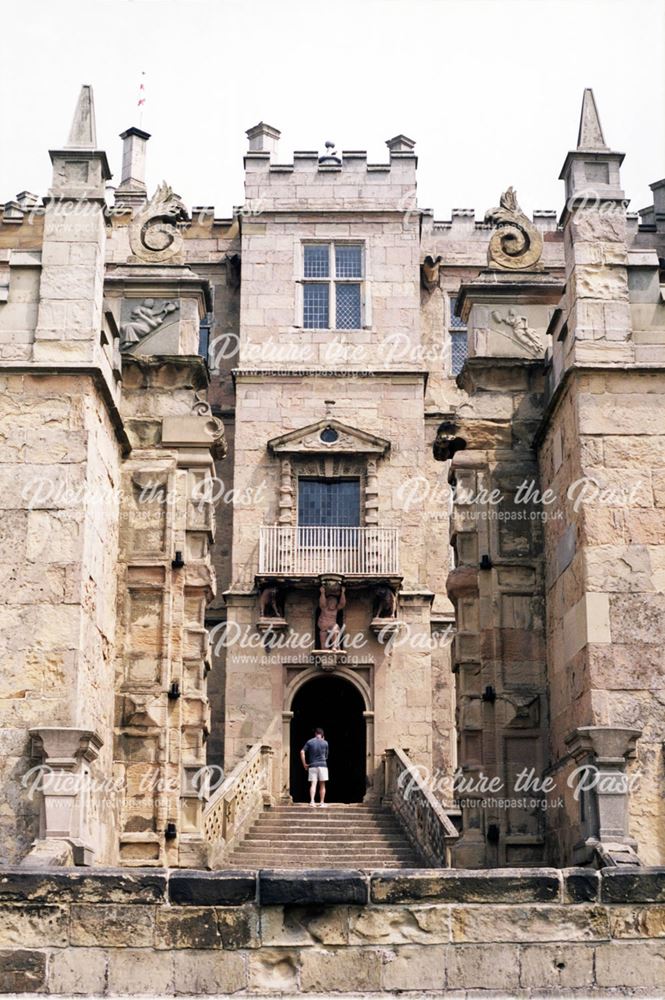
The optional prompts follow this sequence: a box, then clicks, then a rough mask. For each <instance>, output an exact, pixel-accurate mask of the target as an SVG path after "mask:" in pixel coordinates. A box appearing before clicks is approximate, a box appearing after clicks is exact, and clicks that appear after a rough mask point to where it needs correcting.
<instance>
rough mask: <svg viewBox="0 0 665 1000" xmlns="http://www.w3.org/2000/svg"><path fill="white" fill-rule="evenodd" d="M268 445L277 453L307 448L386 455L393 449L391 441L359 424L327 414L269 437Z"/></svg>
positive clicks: (285, 453)
mask: <svg viewBox="0 0 665 1000" xmlns="http://www.w3.org/2000/svg"><path fill="white" fill-rule="evenodd" d="M268 449H269V451H271V452H272V453H273V454H274V455H289V454H298V453H303V452H305V453H309V454H312V453H314V452H319V453H321V452H323V453H326V452H332V453H333V454H338V455H340V454H356V455H385V454H387V452H388V451H389V450H390V441H386V440H385V438H380V437H377V436H376V435H375V434H368V433H367V431H361V430H358V428H357V427H350V426H349V425H348V424H343V423H342V422H341V421H340V420H335V419H333V418H332V417H324V418H323V420H319V421H317V423H315V424H308V426H307V427H302V428H300V429H299V430H295V431H289V433H288V434H282V435H281V436H280V437H276V438H272V439H271V440H270V441H268Z"/></svg>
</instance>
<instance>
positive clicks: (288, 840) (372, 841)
mask: <svg viewBox="0 0 665 1000" xmlns="http://www.w3.org/2000/svg"><path fill="white" fill-rule="evenodd" d="M404 842H405V841H404V837H399V836H394V837H380V836H378V835H377V834H374V835H373V836H371V837H356V836H352V835H351V834H350V832H349V836H347V837H343V836H335V837H326V838H325V839H322V838H321V837H319V836H318V835H316V834H300V835H299V836H297V837H296V836H292V837H279V838H278V837H270V836H268V835H267V834H266V833H265V831H264V830H250V831H249V833H248V834H247V836H246V837H245V839H244V840H243V843H245V844H249V843H252V844H262V845H265V846H269V845H272V844H300V845H301V846H303V847H317V846H321V847H363V846H364V845H371V846H372V847H391V846H393V845H394V846H395V847H399V846H400V845H401V844H403V843H404Z"/></svg>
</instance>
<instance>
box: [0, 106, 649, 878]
mask: <svg viewBox="0 0 665 1000" xmlns="http://www.w3.org/2000/svg"><path fill="white" fill-rule="evenodd" d="M247 135H248V139H249V149H248V151H247V153H246V156H245V177H246V201H245V204H244V205H243V206H242V207H240V208H237V209H234V211H233V214H232V216H231V217H229V218H218V217H216V216H215V213H214V211H213V209H212V208H209V207H206V206H203V207H202V206H196V207H193V208H191V211H190V210H189V209H188V208H187V207H186V206H185V205H184V204H183V202H182V200H181V199H180V198H179V197H178V195H176V194H175V193H174V191H173V190H172V189H171V188H170V187H169V186H168V185H167V184H165V183H163V184H161V185H160V186H159V187H158V189H157V190H156V192H155V193H154V194H153V195H152V197H150V196H149V192H147V191H146V186H145V180H144V177H145V155H146V145H147V142H148V140H149V136H148V134H147V133H145V132H143V131H142V130H140V129H137V128H131V129H128V130H127V131H126V132H125V133H123V135H122V139H123V157H122V172H121V177H120V182H119V184H118V185H117V187H116V188H115V192H114V197H113V200H112V203H111V204H109V199H108V197H107V195H108V192H107V183H108V181H109V179H110V178H111V172H110V169H109V164H108V161H107V158H106V154H105V153H104V152H103V151H101V150H99V149H98V148H97V141H96V134H95V118H94V105H93V98H92V92H91V89H90V88H89V87H84V88H83V90H82V92H81V96H80V99H79V102H78V106H77V109H76V114H75V117H74V121H73V124H72V128H71V132H70V135H69V139H68V141H67V143H66V144H65V145H64V146H63V147H62V148H59V149H56V150H53V151H51V154H50V155H51V160H52V163H53V183H52V187H51V189H50V190H49V192H48V195H47V196H46V197H44V198H43V200H42V199H38V198H37V197H36V196H33V195H31V194H29V193H27V192H23V193H21V194H19V195H17V197H16V199H15V200H14V201H10V202H8V203H6V204H5V206H4V212H3V213H2V214H0V369H1V371H0V378H1V380H2V395H1V397H0V408H1V410H2V428H3V437H2V465H1V466H0V470H1V475H2V501H3V507H4V510H3V516H2V519H1V520H0V538H1V542H0V552H1V554H2V558H1V564H2V569H3V579H4V586H3V588H2V596H1V598H0V600H1V602H2V612H1V614H2V635H1V638H0V642H1V643H2V667H3V669H2V682H1V683H2V691H1V695H0V746H1V748H2V753H1V754H0V795H1V803H0V839H1V841H2V843H3V853H4V857H3V861H4V862H5V863H9V864H14V865H16V864H23V865H28V866H30V865H34V864H47V865H54V864H59V865H63V864H64V865H71V864H76V865H92V866H100V865H101V866H127V867H140V868H142V869H143V868H150V867H157V868H165V867H166V868H187V869H191V868H206V867H213V868H222V867H224V863H225V859H226V860H227V861H228V858H229V857H230V853H229V852H230V851H231V849H232V848H233V847H235V846H237V845H238V844H241V843H242V840H243V837H244V836H245V835H246V832H247V829H248V828H249V824H250V823H251V822H252V821H253V820H255V819H256V817H257V815H259V814H260V813H261V812H262V811H264V810H265V809H266V808H267V807H269V806H271V805H273V806H274V805H276V804H278V803H289V802H291V801H296V802H297V801H301V800H304V786H303V778H302V774H301V771H300V770H299V765H298V762H297V754H298V751H299V748H300V746H301V745H302V742H303V741H304V738H306V736H307V735H309V730H310V729H311V728H312V727H313V725H315V724H323V725H324V728H325V729H326V731H327V734H328V737H329V740H330V743H331V748H332V751H333V753H334V754H335V755H336V756H335V758H334V765H333V764H332V763H331V768H332V779H333V780H332V781H331V784H330V789H329V791H330V797H331V800H332V801H333V802H345V803H361V802H364V803H369V804H372V803H375V804H384V805H390V806H391V808H392V809H393V811H394V812H395V813H396V814H397V815H398V816H399V818H400V822H401V823H402V824H403V825H404V828H405V830H406V832H407V833H408V834H409V837H410V838H411V840H412V842H413V843H414V844H415V845H416V846H417V847H418V848H419V850H420V852H421V854H422V856H423V857H424V858H425V860H426V861H427V862H428V863H429V864H430V865H433V866H434V865H436V866H446V865H452V866H453V867H456V868H483V869H485V868H495V867H498V868H501V867H506V866H512V867H520V866H522V867H534V866H542V865H544V864H549V865H553V866H555V867H562V866H566V865H572V864H583V865H587V866H590V867H603V866H606V865H610V866H617V865H618V866H624V865H628V866H630V867H631V868H639V867H640V866H644V865H647V866H648V865H659V864H661V865H662V864H665V804H664V803H665V798H664V796H663V788H664V785H663V783H664V781H665V775H664V773H663V738H664V733H665V661H664V659H663V637H664V636H665V632H664V626H663V620H664V616H665V518H664V512H665V471H664V470H665V421H664V416H665V305H664V304H663V302H664V300H663V291H662V289H663V275H664V273H665V271H664V268H665V264H664V258H665V181H658V182H656V183H654V184H653V185H652V186H651V187H652V191H653V196H654V204H653V206H651V207H650V208H647V209H645V210H643V211H642V212H641V213H640V214H639V216H638V215H636V214H632V213H630V212H628V211H627V210H626V202H625V198H624V194H623V192H622V190H621V180H620V166H621V162H622V159H623V154H621V153H617V152H615V151H613V150H612V149H611V148H610V147H609V146H608V145H607V143H606V141H605V138H604V136H603V133H602V130H601V127H600V122H599V118H598V113H597V110H596V106H595V103H594V98H593V94H592V93H591V91H586V92H585V95H584V101H583V108H582V116H581V123H580V130H579V137H578V142H577V146H576V148H575V149H573V150H572V151H571V152H569V153H568V154H567V156H566V159H565V162H564V165H563V169H562V174H561V177H562V179H563V181H564V182H565V206H564V208H563V211H562V212H561V214H560V215H559V216H557V213H555V212H552V211H542V212H535V213H534V215H533V218H528V217H527V216H526V215H524V213H523V212H522V210H521V209H520V206H519V203H518V200H517V196H516V194H515V192H514V191H513V190H512V188H508V189H507V190H506V191H505V192H504V194H503V195H502V196H501V198H500V204H499V206H498V207H497V208H493V209H490V210H489V211H488V213H487V215H486V216H485V218H484V221H482V222H479V221H477V220H476V219H475V215H474V212H473V211H472V210H468V209H460V210H454V211H453V213H452V218H451V219H450V220H449V221H444V222H440V221H436V220H435V219H434V218H433V215H432V213H431V212H429V211H428V210H426V209H423V208H420V207H418V204H417V199H416V166H417V159H416V155H415V152H414V142H413V141H412V140H411V139H409V138H407V137H406V136H404V135H397V136H395V138H393V139H391V140H389V141H388V143H387V145H388V150H389V154H388V161H387V162H385V163H380V164H370V163H368V162H367V156H366V154H365V153H363V152H361V151H356V150H352V151H343V152H341V153H339V154H337V153H336V152H335V151H334V149H333V148H332V146H328V147H327V148H326V151H325V153H324V154H322V155H320V154H319V153H318V152H316V151H315V152H312V151H303V152H296V153H295V154H294V159H293V163H291V164H284V163H281V162H280V161H279V159H278V158H277V144H278V140H279V132H278V131H277V130H276V129H274V128H272V127H270V126H268V125H265V124H264V123H260V124H259V125H257V126H255V127H254V128H253V129H250V130H249V132H248V133H247ZM502 182H503V179H502V178H498V179H497V184H498V185H501V184H502ZM321 601H323V603H324V604H327V605H328V607H329V608H330V609H331V611H330V613H331V614H332V616H333V618H332V619H330V620H331V621H333V625H330V624H329V625H326V626H325V627H323V628H322V627H321V622H320V616H321V606H320V602H321ZM42 765H47V768H46V771H45V770H44V769H43V767H42ZM586 765H593V767H594V768H596V769H597V770H596V771H595V773H596V775H598V774H599V775H600V776H601V778H602V779H603V780H602V781H601V782H600V783H598V782H596V783H595V784H594V785H593V787H589V788H588V789H587V790H585V791H583V793H582V794H581V795H579V794H574V792H575V789H576V787H577V786H576V783H575V781H574V780H572V779H571V775H572V772H573V771H576V770H579V768H580V767H584V766H586ZM206 767H208V771H207V772H206V771H205V768H206ZM40 768H41V770H40ZM525 770H526V771H527V772H528V774H529V776H530V777H529V781H530V784H528V785H527V786H526V788H527V790H526V791H525V792H521V793H519V794H518V793H517V791H515V782H516V779H517V778H518V776H519V775H520V774H522V779H520V780H522V782H523V783H524V781H525V780H526V779H525V778H524V772H525ZM221 771H223V774H224V779H223V783H222V784H220V783H219V782H217V781H215V780H213V779H214V777H215V775H216V774H218V773H221ZM455 773H457V774H458V781H457V785H456V786H455V787H454V785H453V776H454V775H455ZM414 774H415V775H416V777H414ZM404 775H406V776H407V780H406V781H404V780H403V777H404ZM483 776H490V777H493V778H495V779H496V780H497V782H498V785H496V786H495V788H494V790H492V789H489V788H486V787H484V786H483V785H482V779H483ZM573 778H574V776H573ZM33 779H34V780H33ZM206 781H207V782H208V783H209V784H210V787H206ZM409 781H410V782H411V784H412V786H413V787H415V794H412V795H411V796H410V797H409V796H407V795H406V794H405V788H406V786H407V785H409ZM497 787H498V788H499V789H500V790H499V791H498V792H497V791H496V788H497ZM412 791H413V788H412ZM506 797H507V798H508V799H509V800H510V801H508V802H507V803H506V802H505V801H503V800H504V799H505V798H506Z"/></svg>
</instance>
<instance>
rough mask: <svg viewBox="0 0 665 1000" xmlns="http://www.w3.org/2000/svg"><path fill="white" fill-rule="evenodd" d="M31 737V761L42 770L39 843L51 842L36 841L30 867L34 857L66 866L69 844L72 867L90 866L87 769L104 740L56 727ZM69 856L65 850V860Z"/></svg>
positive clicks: (33, 732)
mask: <svg viewBox="0 0 665 1000" xmlns="http://www.w3.org/2000/svg"><path fill="white" fill-rule="evenodd" d="M30 737H31V739H32V756H33V758H35V759H37V760H39V761H40V762H41V764H42V766H43V773H42V774H41V780H40V789H41V792H42V804H41V814H40V823H39V841H47V842H49V843H48V844H47V845H44V844H40V843H39V842H36V843H35V844H34V845H33V850H32V851H31V852H30V854H28V857H27V858H26V863H30V862H33V863H34V857H39V858H41V859H42V860H43V861H44V862H46V863H51V864H58V863H62V861H59V859H60V858H62V856H63V847H65V846H66V845H70V848H71V852H72V854H73V860H74V864H79V865H88V864H91V863H92V860H93V855H94V850H93V848H92V845H91V843H90V837H89V831H88V829H87V816H86V809H87V796H88V793H89V787H88V781H89V774H90V772H89V767H88V765H89V764H90V763H91V762H92V761H94V760H96V758H97V757H98V755H99V750H100V748H101V746H102V740H101V738H100V737H99V736H98V735H97V733H95V732H93V731H91V730H88V729H74V728H70V727H55V726H54V727H51V726H47V727H44V728H40V729H31V730H30ZM33 852H34V853H33ZM68 853H69V852H68V851H65V856H66V854H68ZM31 855H33V857H32V858H31Z"/></svg>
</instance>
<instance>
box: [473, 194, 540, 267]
mask: <svg viewBox="0 0 665 1000" xmlns="http://www.w3.org/2000/svg"><path fill="white" fill-rule="evenodd" d="M485 222H486V223H491V224H492V225H493V226H496V232H495V233H493V235H492V238H491V239H490V242H489V246H488V248H487V263H488V265H489V266H490V267H498V268H501V269H502V270H508V271H527V270H529V269H530V268H533V267H535V266H536V265H537V264H538V261H539V260H540V258H541V256H542V253H543V237H542V235H541V233H540V232H539V231H538V230H537V229H536V227H535V226H534V225H533V223H532V222H531V220H530V219H528V218H527V216H526V215H525V214H524V212H523V211H522V209H521V208H520V206H519V205H518V203H517V195H516V193H515V191H514V189H513V188H512V187H509V188H508V190H507V191H504V192H503V194H502V195H501V199H500V202H499V207H498V208H490V209H489V210H488V211H487V212H486V213H485Z"/></svg>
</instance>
